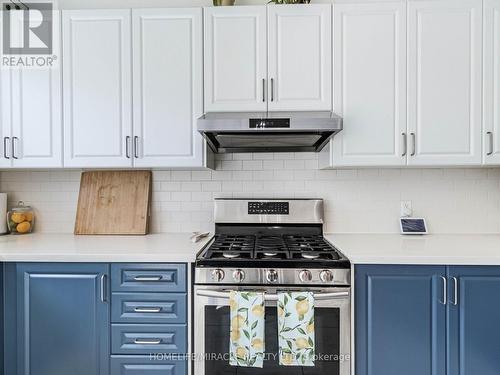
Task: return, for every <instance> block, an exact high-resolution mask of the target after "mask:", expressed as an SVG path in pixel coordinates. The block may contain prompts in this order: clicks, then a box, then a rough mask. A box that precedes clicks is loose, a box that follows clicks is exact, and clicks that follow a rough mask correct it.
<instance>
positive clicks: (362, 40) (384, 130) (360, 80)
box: [332, 1, 406, 166]
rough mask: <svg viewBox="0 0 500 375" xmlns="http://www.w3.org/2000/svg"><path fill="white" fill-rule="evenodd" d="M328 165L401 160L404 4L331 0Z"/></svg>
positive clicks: (402, 162)
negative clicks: (337, 119)
mask: <svg viewBox="0 0 500 375" xmlns="http://www.w3.org/2000/svg"><path fill="white" fill-rule="evenodd" d="M333 15H334V16H333V25H334V32H333V35H334V42H333V45H334V54H333V55H334V69H333V71H334V82H335V85H334V105H333V108H334V111H335V113H337V114H339V115H341V116H342V117H343V124H344V129H343V130H342V131H341V132H340V133H339V134H338V135H337V136H335V138H334V139H333V141H332V142H333V143H332V150H333V153H332V157H333V160H332V165H333V166H401V165H405V164H406V155H405V154H406V144H405V135H406V3H405V2H404V1H395V2H367V3H352V2H349V3H335V5H334V10H333Z"/></svg>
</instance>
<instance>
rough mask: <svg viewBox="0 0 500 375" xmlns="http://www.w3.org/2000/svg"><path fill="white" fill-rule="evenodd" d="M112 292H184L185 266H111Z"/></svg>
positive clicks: (116, 264) (125, 264)
mask: <svg viewBox="0 0 500 375" xmlns="http://www.w3.org/2000/svg"><path fill="white" fill-rule="evenodd" d="M111 290H112V291H113V292H186V265H185V264H159V263H154V264H134V263H115V264H112V265H111Z"/></svg>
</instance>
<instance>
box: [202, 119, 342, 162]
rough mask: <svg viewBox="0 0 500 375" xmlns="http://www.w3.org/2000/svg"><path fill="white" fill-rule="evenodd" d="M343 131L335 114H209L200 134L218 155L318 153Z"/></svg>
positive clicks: (203, 122)
mask: <svg viewBox="0 0 500 375" xmlns="http://www.w3.org/2000/svg"><path fill="white" fill-rule="evenodd" d="M341 130H342V118H340V117H339V116H337V115H336V114H334V113H332V112H272V113H271V112H270V113H265V112H264V113H251V112H235V113H216V112H213V113H207V114H205V115H203V116H202V117H200V118H199V119H198V131H199V132H200V133H201V134H202V135H203V137H204V138H205V139H206V140H207V142H208V144H209V146H210V148H211V149H212V150H213V151H214V152H215V153H231V152H301V151H309V152H317V151H320V150H321V149H322V148H323V147H324V146H325V145H326V143H327V142H328V141H329V140H330V138H332V137H333V136H334V135H335V134H337V133H338V132H339V131H341Z"/></svg>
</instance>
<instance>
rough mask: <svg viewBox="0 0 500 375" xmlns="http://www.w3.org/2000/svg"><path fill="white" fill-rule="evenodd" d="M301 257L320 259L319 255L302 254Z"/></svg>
mask: <svg viewBox="0 0 500 375" xmlns="http://www.w3.org/2000/svg"><path fill="white" fill-rule="evenodd" d="M301 255H302V258H304V259H318V258H319V257H320V255H319V254H317V253H302V254H301Z"/></svg>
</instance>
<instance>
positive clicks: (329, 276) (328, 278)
mask: <svg viewBox="0 0 500 375" xmlns="http://www.w3.org/2000/svg"><path fill="white" fill-rule="evenodd" d="M319 278H320V279H321V281H323V282H324V283H331V282H332V281H333V273H332V271H329V270H323V271H321V272H320V273H319Z"/></svg>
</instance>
